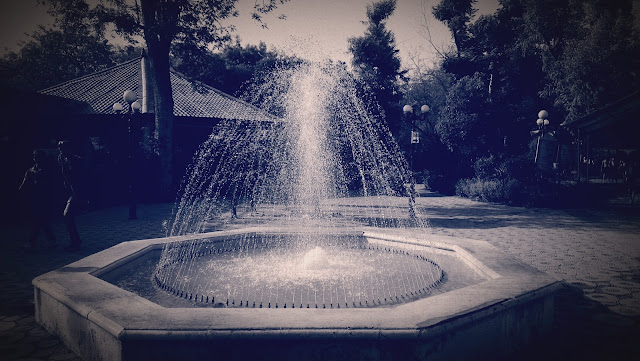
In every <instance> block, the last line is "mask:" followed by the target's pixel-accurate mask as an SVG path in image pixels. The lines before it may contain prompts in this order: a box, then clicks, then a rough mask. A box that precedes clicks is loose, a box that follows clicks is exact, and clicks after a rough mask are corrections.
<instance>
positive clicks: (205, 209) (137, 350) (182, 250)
mask: <svg viewBox="0 0 640 361" xmlns="http://www.w3.org/2000/svg"><path fill="white" fill-rule="evenodd" d="M247 94H248V100H249V101H251V102H252V103H254V104H258V105H259V106H261V107H262V108H263V109H265V110H267V111H269V112H271V113H273V114H276V115H278V116H279V117H280V119H281V121H279V122H274V123H268V124H267V123H265V124H246V123H241V122H238V123H233V124H228V123H227V124H224V125H222V126H220V127H218V128H216V129H214V131H213V132H212V134H211V136H210V138H209V140H208V141H207V142H205V143H204V144H203V145H202V146H201V147H200V149H199V151H198V153H197V155H196V157H195V158H194V163H193V165H192V167H191V169H190V171H189V174H188V176H187V178H186V179H185V182H184V184H183V188H182V190H181V196H180V200H179V202H177V204H176V208H175V211H174V220H173V222H172V223H171V225H170V230H169V235H168V237H167V238H162V239H154V240H142V241H134V242H125V243H123V244H120V245H117V246H115V247H112V248H110V249H107V250H105V251H103V252H100V253H97V254H94V255H91V256H89V257H87V258H85V259H83V260H80V261H78V262H75V263H73V264H71V265H68V266H67V267H63V268H62V269H60V270H56V271H53V272H50V273H48V274H45V275H42V276H40V277H39V278H37V279H36V280H34V286H35V289H36V293H35V294H36V318H37V320H38V322H40V323H41V324H43V325H44V326H45V327H46V328H47V329H48V330H50V331H52V332H54V333H57V334H59V335H60V336H61V338H62V339H63V340H64V341H65V343H67V345H69V347H71V348H72V349H74V350H75V351H76V352H78V353H79V354H80V355H82V356H83V357H85V358H88V359H109V360H111V359H132V360H133V359H135V360H138V359H184V358H187V357H189V358H190V357H200V356H202V357H210V355H212V354H215V355H216V357H223V358H230V359H247V358H249V359H254V358H260V359H309V358H317V359H402V360H404V359H426V358H429V357H447V358H450V357H453V358H455V357H463V356H464V355H465V352H476V353H477V352H486V353H491V352H494V351H496V350H499V351H502V352H506V353H508V352H509V351H510V350H512V349H513V348H514V347H515V346H516V345H518V344H520V343H525V342H528V341H530V340H531V338H532V337H534V336H536V335H537V334H539V333H544V331H545V330H548V329H549V328H550V326H551V321H552V317H551V315H550V312H551V311H552V306H553V304H552V299H553V298H552V291H553V290H554V288H555V286H554V283H553V281H552V280H551V279H550V278H549V277H547V276H545V275H544V274H541V273H540V272H537V271H535V270H534V269H532V268H530V267H526V266H524V265H522V264H520V263H518V262H516V261H513V260H512V259H510V258H509V257H508V256H506V255H505V254H503V253H501V252H500V251H498V250H496V249H495V248H493V247H491V246H490V245H489V244H487V243H485V242H480V241H474V240H465V239H455V238H450V237H436V236H434V235H429V234H428V227H427V224H426V222H425V221H424V218H422V217H420V215H419V209H412V211H414V212H416V213H417V214H418V217H417V219H414V218H410V217H409V213H410V212H409V209H408V208H409V203H408V202H407V201H406V199H407V196H408V194H407V187H405V184H406V183H408V170H407V164H406V161H405V160H404V158H403V157H402V156H401V153H400V152H399V150H398V146H397V145H396V143H395V142H394V141H393V138H392V137H391V135H390V134H389V132H388V130H387V129H386V128H385V127H384V126H383V123H384V122H382V121H381V118H380V117H378V116H376V115H375V114H377V109H375V108H371V107H372V105H371V104H372V103H371V102H365V101H363V100H362V99H363V94H366V92H364V91H363V89H361V88H359V87H358V86H357V83H356V82H355V81H354V79H353V78H351V76H350V75H349V73H348V72H347V71H346V69H344V68H343V67H341V66H340V65H336V64H326V65H317V64H298V65H296V66H294V67H286V68H283V69H279V70H277V71H276V72H275V73H271V74H268V75H267V76H266V77H264V78H263V79H262V81H260V82H257V83H256V85H254V86H253V87H251V88H250V89H249V91H248V93H247ZM229 218H232V219H235V221H234V222H237V223H241V222H246V223H249V224H252V225H253V227H249V228H242V227H237V226H236V227H229V226H227V227H226V228H224V227H222V228H221V227H220V222H217V223H216V220H220V219H227V220H228V219H229ZM234 228H235V229H234Z"/></svg>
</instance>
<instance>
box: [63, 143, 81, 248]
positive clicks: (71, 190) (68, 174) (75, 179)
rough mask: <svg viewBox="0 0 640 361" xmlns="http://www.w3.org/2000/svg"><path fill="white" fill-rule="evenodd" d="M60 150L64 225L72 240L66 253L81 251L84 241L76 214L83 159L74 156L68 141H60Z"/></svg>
mask: <svg viewBox="0 0 640 361" xmlns="http://www.w3.org/2000/svg"><path fill="white" fill-rule="evenodd" d="M58 150H59V151H60V153H59V155H58V164H59V166H60V172H61V174H62V181H63V183H64V190H65V198H66V199H67V203H66V205H65V208H64V212H63V217H64V223H65V225H66V227H67V232H68V233H69V237H70V238H71V243H70V244H69V246H67V247H65V250H66V251H77V250H79V249H80V247H81V244H82V240H81V239H80V234H79V233H78V226H77V225H76V214H77V212H78V206H79V202H80V197H81V194H80V193H81V192H80V188H79V187H80V183H81V182H80V177H81V176H82V174H81V169H80V168H81V161H82V159H81V158H80V157H78V156H77V155H75V154H73V152H72V149H71V144H70V143H69V142H68V141H64V140H63V141H59V142H58Z"/></svg>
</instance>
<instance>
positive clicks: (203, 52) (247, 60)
mask: <svg viewBox="0 0 640 361" xmlns="http://www.w3.org/2000/svg"><path fill="white" fill-rule="evenodd" d="M174 49H175V50H176V51H175V52H174V55H173V56H172V67H173V68H174V69H176V70H177V71H179V72H181V73H182V74H184V75H186V76H187V77H188V78H190V79H192V80H196V81H198V82H202V83H205V84H207V85H210V86H213V87H215V88H217V89H220V90H222V91H224V92H226V93H228V94H234V95H237V94H238V92H239V91H241V89H242V87H243V85H244V84H245V83H247V82H248V81H249V80H251V78H252V77H253V76H254V74H256V73H257V72H260V71H263V70H265V68H270V67H271V66H272V64H273V62H274V61H276V59H279V58H282V55H280V54H278V53H276V52H274V51H269V50H267V46H266V44H264V43H260V44H259V45H246V46H243V45H242V44H241V43H240V41H239V40H236V42H235V43H234V44H229V45H226V46H224V47H223V48H222V49H221V50H220V51H217V52H212V51H209V50H208V49H200V48H196V47H190V48H189V47H188V46H187V45H186V44H180V45H175V46H174Z"/></svg>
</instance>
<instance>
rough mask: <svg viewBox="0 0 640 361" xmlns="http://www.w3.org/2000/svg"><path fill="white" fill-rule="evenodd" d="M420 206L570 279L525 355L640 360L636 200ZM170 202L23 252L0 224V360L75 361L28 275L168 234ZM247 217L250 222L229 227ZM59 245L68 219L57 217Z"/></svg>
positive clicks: (20, 236)
mask: <svg viewBox="0 0 640 361" xmlns="http://www.w3.org/2000/svg"><path fill="white" fill-rule="evenodd" d="M417 205H418V211H419V214H421V215H422V216H424V217H425V218H426V219H428V223H429V225H430V227H431V231H432V232H434V233H436V234H444V235H452V236H457V237H466V238H472V239H479V240H485V241H488V242H490V243H492V244H493V245H495V246H496V247H498V248H501V249H504V250H506V251H508V252H509V253H511V254H513V255H514V256H515V257H517V258H519V259H520V260H522V261H523V262H525V263H528V264H530V265H532V266H534V267H536V268H538V269H540V270H542V271H544V272H546V273H548V274H550V275H551V276H553V277H555V278H556V279H558V280H561V281H565V282H566V283H567V285H568V286H567V287H565V289H564V290H563V291H562V292H561V293H560V294H559V296H558V297H557V302H556V311H557V312H556V315H557V317H556V318H557V322H556V326H555V329H554V333H553V335H552V336H551V337H550V338H549V339H548V340H547V341H546V342H545V343H544V344H542V345H532V346H531V347H530V348H529V349H526V350H518V351H517V353H516V355H514V357H515V358H517V359H525V360H538V359H545V360H572V359H573V360H613V359H616V360H640V346H639V345H638V344H640V342H638V340H640V212H639V211H640V208H639V207H637V206H634V207H629V206H627V207H617V208H616V209H606V210H550V209H535V208H534V209H530V208H519V207H507V206H502V205H494V204H487V203H478V202H474V201H470V200H468V199H462V198H458V197H443V196H439V195H437V194H433V193H428V192H423V193H422V194H421V197H420V198H418V200H417ZM171 208H172V205H170V204H155V205H140V206H139V207H138V218H139V219H137V220H134V221H129V220H127V215H128V213H127V211H128V210H127V208H126V207H115V208H109V209H103V210H99V211H94V212H90V213H87V214H84V215H80V216H79V217H78V228H79V231H80V234H81V236H82V238H83V239H84V243H83V248H82V250H81V251H79V252H74V253H68V252H65V251H63V250H62V249H61V248H62V247H59V248H57V249H54V250H37V251H35V252H25V251H24V250H23V249H21V247H20V246H21V245H22V243H23V241H24V239H25V237H26V233H27V230H26V228H25V227H24V226H20V225H12V226H7V225H5V226H2V228H0V240H1V241H2V242H3V252H2V255H0V291H1V293H0V360H79V358H78V357H77V356H76V355H75V354H73V353H72V352H71V351H69V350H68V349H67V348H66V347H65V346H64V345H63V344H62V343H61V342H60V340H59V339H58V338H57V337H56V336H52V335H49V334H48V333H47V332H46V331H44V330H43V329H42V328H41V327H40V326H39V325H37V324H36V323H35V321H34V317H33V289H32V286H31V283H30V282H31V280H32V279H33V278H34V277H36V276H37V275H39V274H42V273H45V272H47V271H50V270H53V269H56V268H59V267H62V266H64V265H66V264H68V263H71V262H73V261H75V260H77V259H80V258H82V257H84V256H87V255H89V254H92V253H95V252H97V251H99V250H102V249H105V248H107V247H110V246H112V245H115V244H117V243H120V242H123V241H129V240H134V239H144V238H155V237H161V236H163V235H164V234H165V231H164V228H163V227H164V222H166V221H167V220H168V219H169V218H170V217H171ZM244 225H246V220H244V221H243V220H239V221H236V223H235V224H234V223H228V222H227V223H225V224H224V227H227V228H229V227H236V226H244ZM54 231H55V233H56V234H57V237H58V240H59V242H60V243H61V246H63V245H64V244H66V240H67V236H66V232H65V229H64V226H63V225H62V224H60V223H56V224H55V225H54Z"/></svg>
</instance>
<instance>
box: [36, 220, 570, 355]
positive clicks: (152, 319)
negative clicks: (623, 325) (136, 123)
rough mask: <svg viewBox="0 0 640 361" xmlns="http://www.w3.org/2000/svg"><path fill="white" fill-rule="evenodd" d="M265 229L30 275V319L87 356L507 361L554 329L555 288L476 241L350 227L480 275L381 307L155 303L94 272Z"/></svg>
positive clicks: (129, 246) (131, 251) (130, 251)
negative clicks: (443, 255) (499, 357)
mask: <svg viewBox="0 0 640 361" xmlns="http://www.w3.org/2000/svg"><path fill="white" fill-rule="evenodd" d="M272 231H274V230H269V229H246V230H238V231H233V232H213V233H208V234H201V235H198V236H189V237H173V238H161V239H154V240H142V241H132V242H125V243H122V244H119V245H117V246H114V247H112V248H109V249H107V250H104V251H102V252H99V253H96V254H94V255H91V256H88V257H86V258H84V259H82V260H79V261H77V262H75V263H72V264H70V265H68V266H65V267H62V268H60V269H58V270H55V271H52V272H49V273H46V274H44V275H41V276H39V277H37V278H36V279H34V281H33V285H34V289H35V302H36V320H37V322H38V323H40V324H41V325H43V326H44V327H45V328H46V329H47V330H48V331H49V332H51V333H55V334H57V335H59V336H60V338H61V339H62V340H63V341H64V342H65V344H67V346H68V347H69V348H70V349H72V350H73V351H74V352H76V353H77V354H78V355H80V356H81V357H82V358H83V359H86V360H160V359H161V360H184V359H191V358H192V357H193V358H194V359H212V358H216V359H219V358H223V359H232V360H233V359H273V360H276V359H277V360H302V359H314V360H342V359H344V360H365V359H366V360H425V359H430V360H432V359H468V358H469V357H470V356H472V355H473V357H474V358H477V357H479V356H480V355H485V356H489V355H493V356H496V353H501V354H508V353H509V352H511V351H512V350H515V349H517V348H518V347H519V346H521V345H524V344H527V343H529V342H531V341H533V340H535V339H536V338H537V337H540V336H542V335H544V334H545V333H546V332H548V331H549V330H550V329H551V327H552V324H553V293H554V291H555V290H557V289H558V288H559V285H558V284H557V283H556V282H554V281H553V279H551V278H550V277H548V276H546V275H545V274H543V273H541V272H539V271H536V270H535V269H532V268H531V267H528V266H526V265H523V264H521V263H518V262H516V261H514V260H512V259H510V258H508V257H507V256H506V255H504V254H501V253H500V252H499V251H498V250H496V249H495V248H494V247H492V246H491V245H489V244H488V243H486V242H480V241H475V240H464V239H456V238H448V237H437V238H429V239H426V240H423V239H414V238H411V237H410V236H407V235H404V234H402V233H398V232H395V233H394V232H392V231H380V230H375V229H364V230H360V231H364V232H365V233H364V234H365V236H367V237H368V238H369V241H370V242H393V243H394V246H400V247H407V248H412V247H424V248H425V249H428V250H429V251H433V252H454V253H455V254H456V255H457V256H458V257H460V258H461V259H463V260H465V264H467V265H468V266H469V267H471V268H472V269H474V270H475V271H476V272H478V274H481V275H482V276H483V277H484V278H485V279H486V281H484V282H481V283H478V284H474V285H472V286H468V287H464V288H460V289H456V290H453V291H450V292H446V293H443V294H439V295H435V296H431V297H428V298H424V299H419V300H416V301H414V302H409V303H404V304H399V305H395V306H391V307H381V308H349V309H346V308H345V309H332V310H326V309H282V308H280V309H238V308H165V307H162V306H159V305H157V304H156V303H154V302H151V301H149V300H146V299H144V298H142V297H139V296H137V295H135V294H133V293H131V292H128V291H126V290H123V289H121V288H118V287H116V286H114V285H112V284H110V283H108V282H106V281H103V280H101V279H99V278H97V277H96V276H95V275H97V274H100V272H105V270H108V269H111V268H112V267H117V266H118V265H119V264H122V263H124V262H128V261H130V260H131V259H132V258H135V257H139V256H140V255H141V254H143V253H144V252H146V251H148V250H150V249H152V248H157V247H161V246H162V245H163V244H164V243H166V242H177V241H183V240H185V239H200V238H202V239H204V238H209V239H211V238H218V237H219V238H224V237H229V236H232V235H237V234H242V233H249V232H272Z"/></svg>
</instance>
